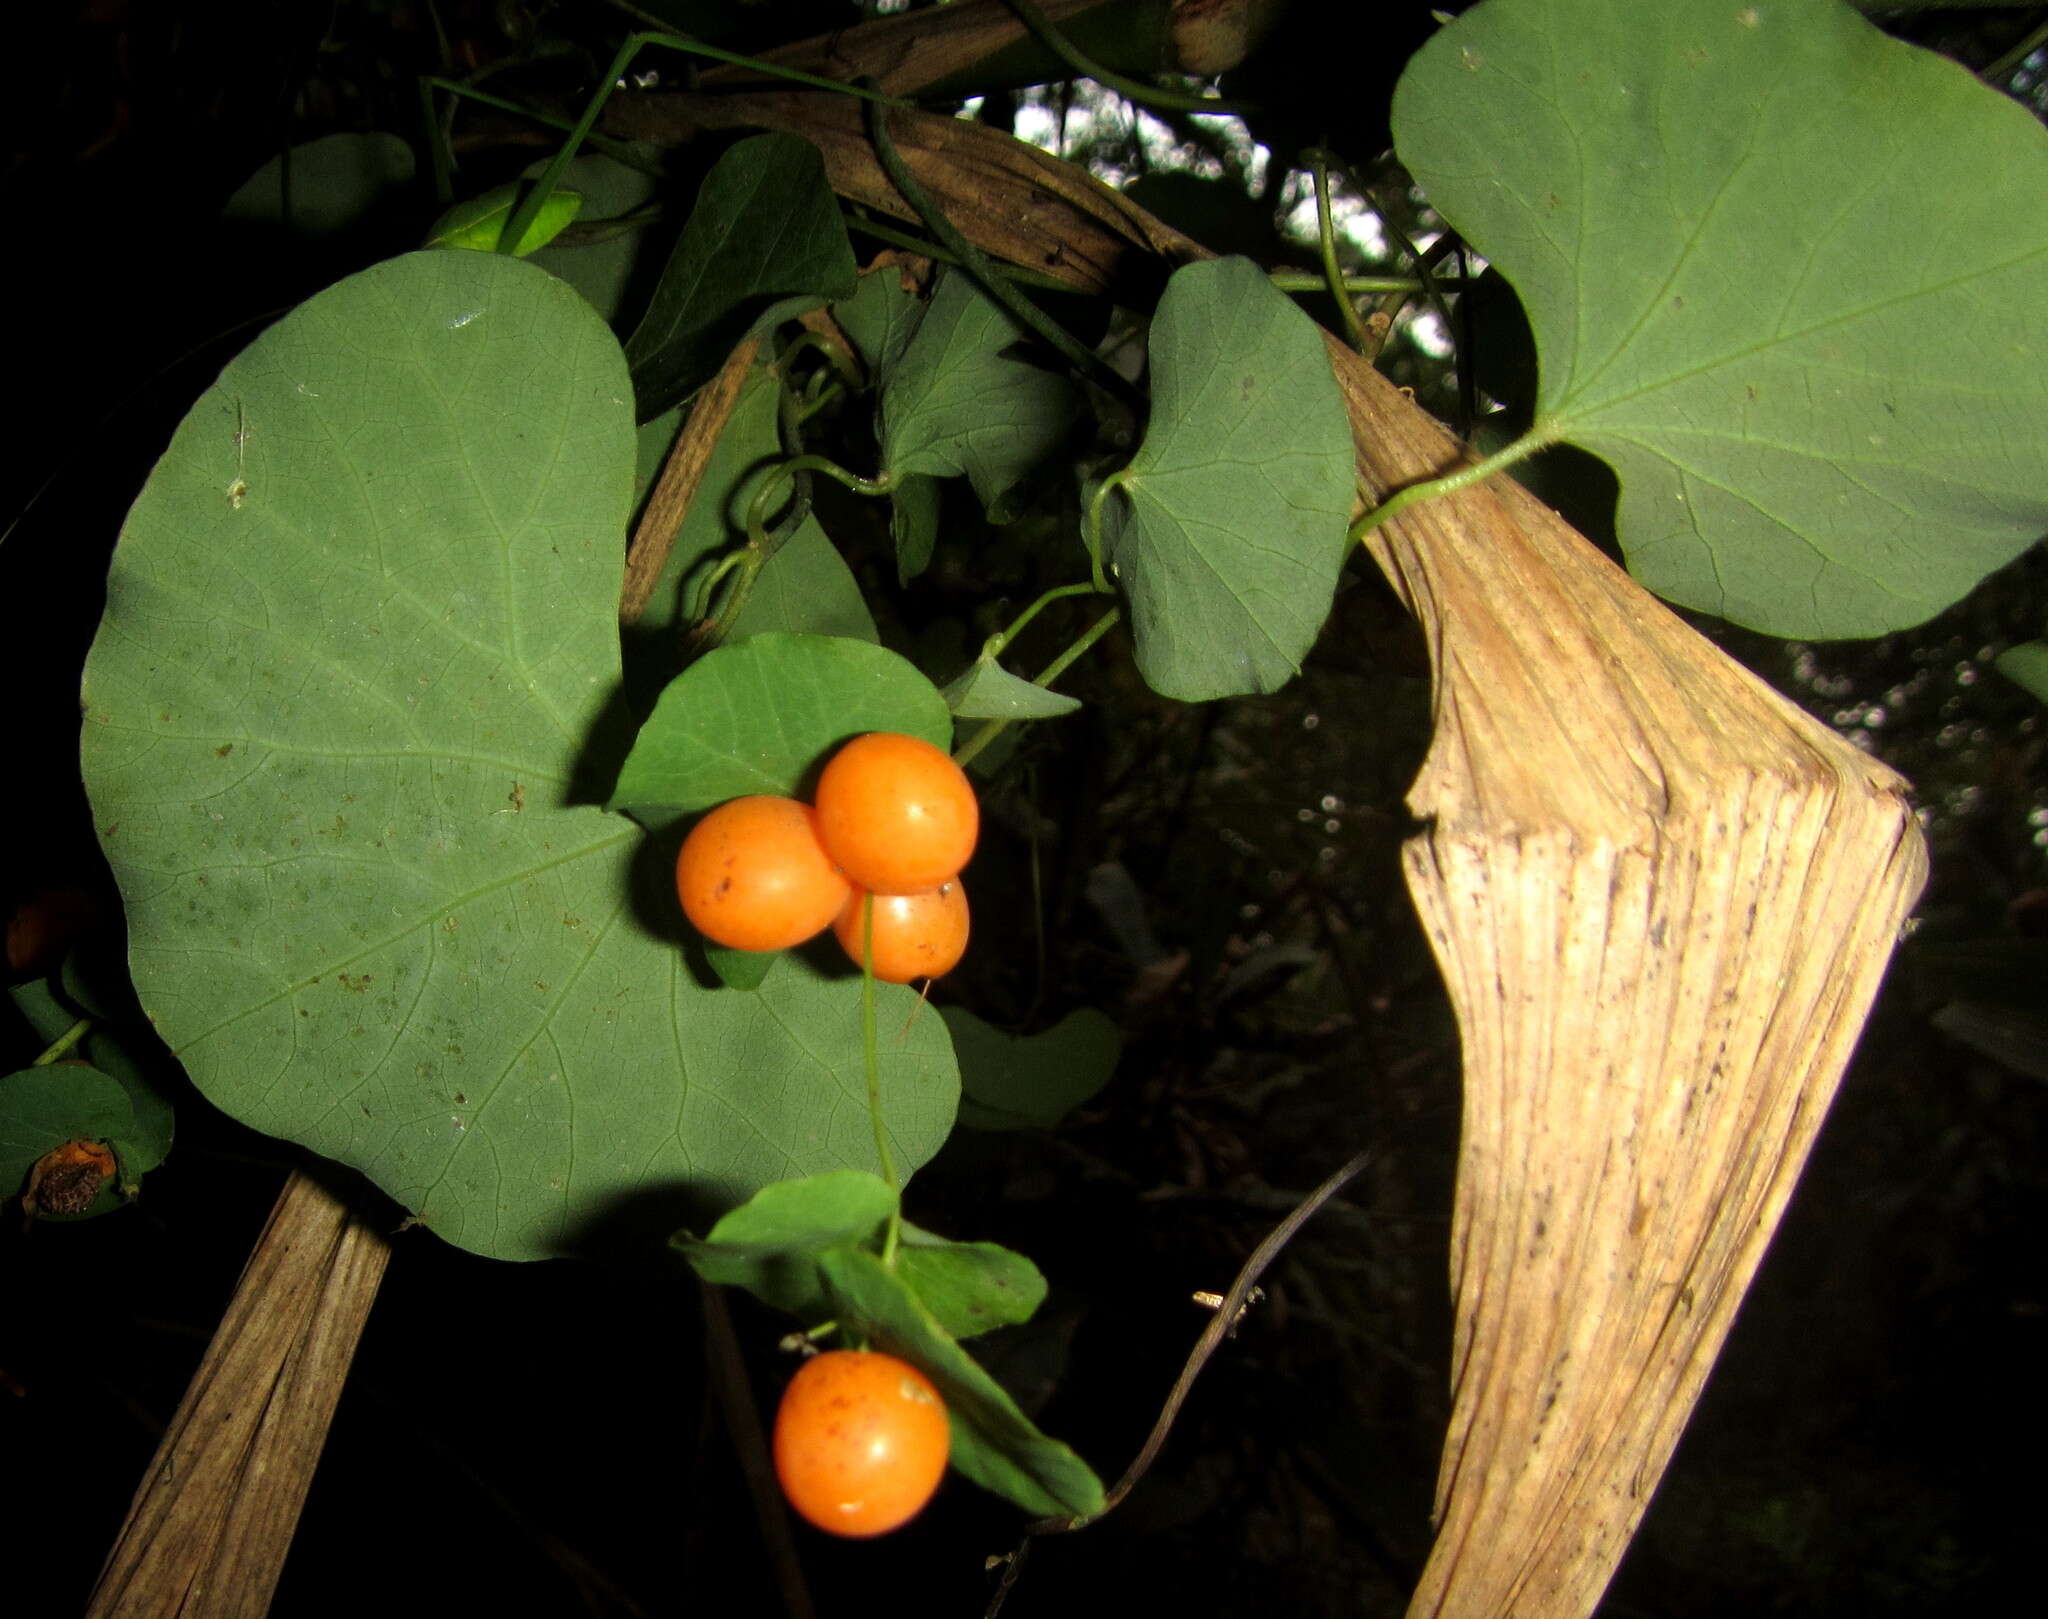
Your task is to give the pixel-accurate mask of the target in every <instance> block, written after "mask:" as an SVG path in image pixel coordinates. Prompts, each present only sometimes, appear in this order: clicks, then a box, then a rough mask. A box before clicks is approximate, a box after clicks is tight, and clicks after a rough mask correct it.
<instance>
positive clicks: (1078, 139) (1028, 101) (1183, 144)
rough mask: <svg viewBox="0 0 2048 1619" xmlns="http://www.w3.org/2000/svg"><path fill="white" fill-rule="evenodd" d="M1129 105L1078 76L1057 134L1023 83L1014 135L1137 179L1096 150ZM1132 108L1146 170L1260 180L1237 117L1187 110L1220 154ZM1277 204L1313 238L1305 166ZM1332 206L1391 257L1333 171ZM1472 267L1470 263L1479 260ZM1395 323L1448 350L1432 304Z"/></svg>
mask: <svg viewBox="0 0 2048 1619" xmlns="http://www.w3.org/2000/svg"><path fill="white" fill-rule="evenodd" d="M980 110H981V98H980V97H979V96H977V97H975V98H974V99H973V100H971V101H969V102H968V103H967V104H966V105H965V106H964V107H962V108H961V110H960V116H961V117H963V118H973V117H975V116H977V115H978V114H979V112H980ZM1133 112H1134V109H1133V108H1132V106H1131V104H1130V103H1129V102H1128V101H1126V100H1124V98H1123V97H1121V96H1119V95H1116V94H1114V93H1112V92H1110V91H1107V90H1104V89H1102V88H1101V87H1100V86H1098V85H1095V84H1091V83H1090V82H1088V81H1087V80H1085V79H1083V80H1077V81H1076V82H1075V84H1074V87H1073V93H1072V95H1071V96H1070V98H1069V99H1068V102H1067V109H1066V129H1065V139H1064V140H1062V138H1061V128H1060V104H1059V96H1058V92H1057V91H1056V90H1054V89H1052V88H1050V87H1046V88H1040V89H1033V90H1026V91H1025V92H1024V93H1023V94H1022V95H1021V96H1020V97H1019V98H1018V105H1017V117H1016V132H1017V138H1018V139H1019V140H1021V141H1024V142H1027V143H1028V144H1030V145H1032V146H1036V147H1038V148H1039V149H1040V150H1041V151H1046V152H1051V153H1052V154H1053V155H1054V156H1055V157H1069V156H1072V155H1074V154H1076V153H1078V154H1080V155H1081V157H1082V159H1083V161H1085V163H1086V166H1087V168H1088V171H1089V173H1091V174H1093V175H1094V176H1095V177H1096V178H1097V179H1098V180H1101V181H1103V182H1104V183H1105V184H1107V185H1113V186H1116V187H1119V188H1121V187H1123V186H1127V185H1129V184H1130V183H1131V182H1132V181H1133V180H1135V179H1136V178H1137V177H1138V176H1137V174H1136V173H1134V172H1132V171H1131V170H1129V169H1126V168H1125V167H1124V166H1123V165H1122V164H1120V163H1115V162H1111V161H1109V160H1108V159H1107V158H1106V157H1104V156H1102V155H1101V154H1102V153H1103V151H1104V150H1105V149H1108V150H1110V151H1119V150H1121V151H1128V150H1129V146H1130V140H1131V130H1132V124H1131V120H1132V117H1133ZM1135 116H1136V119H1137V141H1138V146H1139V149H1140V150H1141V151H1142V152H1143V153H1144V158H1145V167H1146V169H1147V170H1148V171H1150V172H1155V173H1177V172H1180V173H1188V174H1194V175H1198V176H1200V177H1201V178H1203V179H1208V180H1230V181H1232V182H1233V183H1235V184H1239V185H1244V186H1247V187H1248V188H1250V189H1252V190H1259V189H1262V188H1263V187H1264V186H1265V184H1266V176H1267V171H1268V169H1269V167H1270V165H1271V164H1272V161H1273V154H1272V153H1271V152H1270V151H1269V150H1268V149H1267V148H1266V147H1264V146H1262V145H1260V144H1259V143H1258V142H1257V141H1255V140H1253V139H1252V134H1251V131H1250V130H1249V129H1247V128H1246V127H1245V124H1244V120H1243V119H1241V118H1237V117H1234V116H1228V115H1225V114H1220V113H1191V114H1189V117H1190V119H1191V120H1192V121H1193V122H1195V123H1197V124H1200V125H1201V126H1202V127H1203V128H1204V129H1205V130H1207V131H1209V132H1210V137H1211V140H1212V141H1213V142H1214V144H1215V146H1216V147H1217V148H1219V149H1220V151H1221V154H1222V155H1221V156H1219V155H1218V153H1217V151H1212V150H1209V149H1208V148H1206V147H1203V146H1198V145H1196V144H1195V143H1193V142H1192V141H1184V140H1182V139H1180V137H1179V136H1177V135H1176V134H1175V133H1174V132H1173V130H1172V128H1171V127H1169V126H1168V125H1167V124H1166V123H1165V122H1164V121H1162V120H1161V119H1158V118H1155V117H1154V116H1153V115H1152V114H1150V113H1148V112H1145V111H1144V110H1142V109H1136V110H1135ZM1279 206H1280V217H1281V220H1282V223H1283V225H1284V227H1285V229H1286V230H1287V232H1288V233H1289V234H1290V235H1292V236H1294V237H1295V238H1296V239H1297V240H1298V241H1300V242H1301V243H1302V244H1303V245H1304V246H1313V245H1314V243H1315V241H1316V237H1317V230H1316V193H1315V185H1314V183H1313V182H1312V181H1311V180H1310V178H1309V176H1308V174H1307V173H1306V171H1303V170H1299V169H1297V170H1295V171H1293V172H1292V173H1290V174H1288V175H1287V176H1286V178H1285V179H1284V180H1283V181H1282V182H1281V186H1280V199H1279ZM1330 210H1331V213H1332V215H1333V216H1334V218H1335V220H1336V226H1337V235H1338V237H1339V239H1340V240H1341V241H1344V242H1348V243H1349V244H1350V246H1351V247H1352V248H1353V249H1354V250H1355V251H1356V252H1357V254H1358V256H1359V258H1360V259H1361V260H1362V261H1363V263H1364V264H1365V265H1366V266H1369V267H1380V266H1386V265H1390V264H1391V263H1392V261H1393V259H1394V255H1395V249H1394V245H1393V243H1392V242H1391V241H1390V240H1389V239H1388V237H1387V233H1386V229H1385V227H1384V226H1383V225H1382V224H1381V222H1380V217H1379V214H1378V213H1377V212H1376V211H1375V210H1374V209H1373V208H1371V207H1370V206H1369V205H1368V204H1367V203H1366V202H1365V200H1364V199H1363V198H1361V197H1358V196H1356V195H1354V194H1352V193H1351V192H1349V191H1347V190H1346V189H1345V188H1344V187H1343V186H1342V185H1341V184H1338V183H1336V182H1335V181H1334V179H1333V183H1332V186H1331V197H1330ZM1435 240H1436V237H1435V234H1434V233H1430V234H1425V235H1424V236H1423V237H1422V238H1421V240H1420V241H1419V242H1418V243H1417V245H1418V246H1419V247H1422V248H1423V249H1425V250H1426V249H1427V248H1428V247H1429V246H1430V244H1431V243H1433V242H1434V241H1435ZM1474 268H1475V270H1476V269H1477V266H1476V265H1475V266H1474ZM1401 325H1402V326H1403V327H1405V328H1406V329H1407V335H1408V337H1409V339H1410V341H1412V342H1413V343H1414V344H1415V346H1416V347H1417V348H1419V349H1421V350H1422V351H1423V352H1424V353H1425V354H1428V355H1431V356H1432V357H1434V358H1436V359H1439V360H1441V359H1447V358H1448V357H1449V356H1450V353H1451V348H1452V345H1451V339H1450V333H1449V332H1447V331H1446V330H1445V329H1444V323H1443V321H1442V320H1441V319H1439V318H1438V316H1437V313H1436V311H1435V310H1433V309H1430V308H1427V307H1417V306H1414V305H1411V306H1410V307H1409V308H1408V309H1407V310H1404V311H1403V313H1402V317H1401Z"/></svg>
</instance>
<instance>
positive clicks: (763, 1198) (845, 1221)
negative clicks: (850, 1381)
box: [674, 1169, 896, 1326]
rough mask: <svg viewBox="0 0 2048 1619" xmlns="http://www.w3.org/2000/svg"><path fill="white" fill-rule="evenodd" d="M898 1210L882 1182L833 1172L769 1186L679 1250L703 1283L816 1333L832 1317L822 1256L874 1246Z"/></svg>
mask: <svg viewBox="0 0 2048 1619" xmlns="http://www.w3.org/2000/svg"><path fill="white" fill-rule="evenodd" d="M895 1208H896V1195H895V1193H893V1192H891V1191H890V1190H889V1188H888V1186H887V1185H886V1184H885V1183H884V1182H883V1180H882V1179H881V1177H880V1176H878V1175H870V1174H867V1173H866V1172H864V1171H860V1170H851V1169H841V1170H831V1171H828V1172H827V1173H825V1174H823V1175H812V1176H810V1177H808V1178H807V1179H804V1180H795V1181H782V1182H779V1183H777V1184H776V1185H773V1186H765V1187H763V1188H762V1189H761V1190H760V1191H758V1192H756V1193H755V1194H754V1195H753V1197H751V1198H749V1199H748V1200H747V1201H746V1202H745V1203H742V1204H741V1205H740V1206H739V1207H738V1208H736V1209H734V1210H733V1211H732V1213H730V1214H728V1215H726V1216H725V1218H724V1219H722V1220H720V1221H719V1222H718V1224H716V1225H715V1226H713V1227H712V1228H711V1233H710V1235H709V1236H707V1237H704V1238H702V1239H701V1240H700V1239H698V1238H695V1237H691V1236H689V1235H687V1234H685V1235H682V1236H678V1237H676V1238H675V1239H674V1245H675V1247H676V1249H677V1250H678V1251H679V1252H680V1253H681V1254H682V1255H683V1257H684V1258H686V1259H688V1260H689V1262H690V1264H691V1265H692V1266H693V1267H694V1268H695V1270H696V1272H697V1274H698V1275H699V1276H701V1277H703V1278H704V1280H705V1281H707V1282H715V1283H717V1284H719V1285H721V1286H726V1287H742V1288H745V1289H746V1290H747V1291H748V1292H749V1293H751V1294H753V1295H754V1297H756V1298H757V1299H760V1300H761V1301H762V1302H763V1303H765V1304H768V1305H771V1306H773V1307H774V1308H775V1309H778V1310H783V1311H786V1312H787V1313H788V1314H790V1315H793V1316H795V1317H796V1318H797V1319H798V1320H799V1321H802V1322H803V1323H805V1324H806V1325H807V1326H815V1325H817V1324H818V1323H819V1322H822V1321H825V1320H827V1319H829V1318H830V1316H831V1314H832V1305H831V1300H830V1298H829V1296H828V1293H827V1289H826V1285H825V1281H824V1279H823V1277H822V1275H821V1273H820V1270H819V1265H820V1263H821V1259H822V1256H823V1255H824V1254H825V1253H826V1252H827V1251H828V1250H832V1249H840V1248H854V1247H859V1246H860V1245H862V1244H864V1243H866V1242H868V1241H870V1240H871V1239H872V1238H874V1237H875V1236H876V1235H877V1234H878V1233H879V1232H880V1230H881V1228H882V1225H883V1222H885V1221H886V1220H887V1219H888V1218H889V1216H890V1214H891V1213H892V1212H893V1211H894V1210H895Z"/></svg>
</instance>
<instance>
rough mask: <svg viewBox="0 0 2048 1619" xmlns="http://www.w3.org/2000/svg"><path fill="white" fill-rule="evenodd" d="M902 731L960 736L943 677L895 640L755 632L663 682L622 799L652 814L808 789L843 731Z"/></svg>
mask: <svg viewBox="0 0 2048 1619" xmlns="http://www.w3.org/2000/svg"><path fill="white" fill-rule="evenodd" d="M864 731H902V732H904V733H906V734H908V735H910V736H919V737H923V738H924V739H925V741H927V742H929V743H931V744H932V745H933V746H934V747H940V748H944V747H950V746H951V745H952V740H953V718H952V716H951V715H950V714H948V713H947V712H946V700H945V699H944V698H943V697H941V696H940V695H939V692H938V688H937V687H935V686H934V685H933V684H932V683H931V682H930V681H929V680H927V679H925V677H924V676H923V675H921V674H919V673H918V672H917V669H916V667H915V666H914V665H912V664H911V663H909V662H908V661H907V660H905V659H904V658H902V657H899V656H898V655H897V654H896V653H894V652H891V651H889V650H887V649H886V648H884V647H878V646H874V645H872V644H870V643H869V642H866V641H858V640H849V639H847V638H846V637H844V636H832V635H784V634H766V635H750V636H748V637H747V639H746V640H744V641H735V642H734V643H733V644H732V645H730V646H722V647H719V648H718V649H717V650H716V651H714V652H711V653H708V654H707V655H706V656H704V657H702V658H699V659H698V660H697V661H696V662H695V663H693V664H691V665H690V667H689V668H688V669H686V670H684V671H683V672H682V673H681V674H680V675H678V676H677V677H676V678H675V679H674V680H672V681H670V682H669V684H668V687H667V689H665V690H664V691H663V692H662V694H661V699H660V701H658V702H657V703H656V704H655V705H654V712H653V713H652V714H650V715H649V716H648V717H647V723H646V724H645V725H643V726H641V727H640V735H639V738H638V739H637V740H636V741H635V742H634V744H633V751H632V752H631V753H630V754H629V755H628V756H627V758H626V763H625V765H624V767H623V768H622V769H621V770H620V771H619V782H618V786H617V788H616V789H615V790H614V792H613V794H612V803H613V805H614V806H615V807H618V808H621V809H630V810H631V811H632V812H633V813H634V814H635V815H636V816H639V817H640V818H641V819H642V820H644V821H647V822H648V823H649V824H650V825H659V824H665V823H666V822H668V821H670V820H673V819H674V818H675V817H676V816H679V815H694V814H696V813H698V812H699V811H701V810H707V809H710V808H711V807H712V805H714V804H722V803H724V802H725V801H726V800H727V799H728V798H738V797H740V796H741V795H742V794H746V793H780V794H785V795H789V794H796V793H800V792H802V791H803V790H804V787H805V784H806V777H807V775H808V774H809V773H810V772H812V771H814V770H816V769H818V768H819V767H821V766H822V765H823V764H824V762H825V759H826V757H827V756H828V755H829V754H830V752H831V751H832V749H833V748H835V747H836V746H837V745H838V744H839V743H841V742H845V741H847V740H848V739H850V738H852V737H855V736H859V735H860V734H861V733H862V732H864Z"/></svg>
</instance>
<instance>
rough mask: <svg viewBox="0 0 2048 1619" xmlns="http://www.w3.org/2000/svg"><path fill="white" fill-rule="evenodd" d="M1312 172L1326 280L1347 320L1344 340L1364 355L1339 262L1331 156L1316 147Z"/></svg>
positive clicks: (1311, 160) (1359, 328)
mask: <svg viewBox="0 0 2048 1619" xmlns="http://www.w3.org/2000/svg"><path fill="white" fill-rule="evenodd" d="M1307 156H1308V160H1309V173H1310V174H1311V175H1312V176H1313V177H1314V180H1315V186H1316V236H1317V238H1318V241H1319V243H1320V245H1321V248H1322V254H1323V279H1324V281H1325V283H1326V284H1327V285H1328V287H1329V289H1330V296H1331V297H1332V298H1334V299H1336V300H1337V312H1338V314H1340V315H1341V316H1342V317H1343V319H1344V340H1345V341H1346V342H1347V343H1349V344H1350V345H1351V347H1352V348H1353V349H1354V350H1355V351H1356V352H1358V353H1360V354H1363V353H1364V352H1365V328H1364V326H1362V325H1361V324H1360V323H1359V319H1358V309H1357V306H1356V305H1354V304H1353V303H1352V302H1351V293H1350V291H1349V289H1348V288H1346V287H1345V285H1344V272H1343V270H1342V269H1341V268H1340V267H1339V265H1338V263H1337V222H1336V220H1335V219H1334V218H1333V217H1332V216H1331V213H1330V154H1329V153H1328V152H1325V151H1323V150H1322V149H1320V148H1317V149H1315V150H1313V151H1311V152H1309V153H1308V154H1307Z"/></svg>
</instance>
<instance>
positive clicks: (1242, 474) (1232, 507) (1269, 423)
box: [1104, 259, 1356, 702]
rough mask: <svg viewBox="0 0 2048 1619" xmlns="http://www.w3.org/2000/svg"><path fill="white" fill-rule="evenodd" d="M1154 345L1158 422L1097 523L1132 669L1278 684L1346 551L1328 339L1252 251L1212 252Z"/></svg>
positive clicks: (1223, 685)
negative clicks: (1218, 255) (1126, 627)
mask: <svg viewBox="0 0 2048 1619" xmlns="http://www.w3.org/2000/svg"><path fill="white" fill-rule="evenodd" d="M1149 346H1150V350H1151V355H1152V421H1151V426H1150V427H1149V428H1148V429H1147V430H1146V433H1145V442H1144V443H1143V444H1141V445H1140V446H1139V447H1138V453H1137V455H1136V456H1134V457H1133V458H1132V460H1131V463H1130V465H1129V466H1128V467H1126V468H1125V469H1124V470H1123V471H1122V472H1120V473H1117V474H1115V475H1114V476H1113V478H1112V479H1111V481H1112V482H1113V483H1115V484H1116V485H1117V486H1118V487H1119V488H1120V489H1121V491H1122V493H1123V495H1124V497H1125V499H1124V501H1122V502H1119V501H1117V500H1116V499H1115V498H1114V497H1112V498H1111V499H1110V500H1109V502H1108V506H1107V524H1106V530H1107V532H1106V533H1105V534H1104V542H1105V552H1106V555H1107V557H1108V560H1109V563H1110V567H1111V569H1112V571H1113V572H1114V573H1115V574H1116V576H1117V579H1118V582H1119V583H1120V584H1121V585H1122V586H1123V588H1124V590H1125V591H1126V592H1127V593H1128V595H1129V597H1130V602H1131V630H1132V633H1133V635H1134V636H1135V638H1136V641H1137V653H1138V668H1139V669H1140V671H1141V672H1142V673H1143V674H1144V676H1145V679H1146V680H1147V681H1148V682H1149V683H1150V684H1151V686H1152V689H1153V690H1154V691H1157V692H1159V693H1161V694H1162V695H1164V696H1167V697H1178V698H1180V699H1181V700H1182V701H1184V702H1200V701H1202V700H1204V699H1207V698H1211V697H1234V696H1239V695H1242V694H1245V693H1250V692H1267V691H1274V690H1277V689H1278V688H1279V687H1280V686H1281V685H1283V684H1285V683H1286V682H1287V681H1288V680H1290V679H1292V678H1293V676H1294V674H1295V673H1296V672H1297V671H1298V670H1299V669H1300V667H1301V660H1302V658H1303V657H1304V656H1306V655H1307V653H1308V649H1309V648H1310V647H1311V646H1312V645H1314V643H1315V639H1316V636H1317V634H1318V633H1319V632H1320V631H1321V629H1322V627H1323V621H1324V619H1326V618H1327V617H1329V613H1330V599H1331V597H1332V596H1333V595H1334V594H1335V592H1336V588H1337V575H1338V573H1339V572H1340V571H1341V570H1342V568H1343V566H1344V558H1345V556H1346V554H1347V551H1348V542H1347V538H1346V527H1347V523H1348V521H1349V517H1350V512H1351V503H1352V492H1353V488H1354V484H1355V479H1356V474H1355V472H1354V470H1353V466H1352V448H1351V423H1350V418H1349V416H1348V415H1347V414H1346V413H1345V409H1344V402H1343V400H1342V398H1341V397H1340V396H1339V395H1338V392H1337V380H1336V378H1335V377H1334V376H1333V375H1332V374H1331V371H1330V360H1329V355H1328V354H1327V353H1326V352H1325V350H1324V347H1323V339H1322V336H1321V335H1320V333H1319V332H1318V331H1317V329H1316V326H1315V324H1314V322H1312V321H1311V320H1309V318H1308V317H1307V316H1306V315H1304V314H1303V313H1302V312H1301V311H1300V310H1299V309H1297V308H1296V307H1295V306H1294V304H1293V303H1292V302H1291V301H1290V300H1289V299H1288V298H1287V296H1286V295H1285V294H1284V293H1281V292H1277V291H1275V290H1274V288H1273V284H1272V283H1271V282H1270V281H1268V280H1267V279H1266V276H1265V273H1264V272H1263V271H1262V270H1260V269H1259V267H1258V266H1257V265H1255V264H1253V263H1252V262H1251V261H1250V260H1249V259H1213V260H1210V261H1208V262H1206V263H1202V264H1190V265H1188V266H1186V267H1185V268H1183V269H1181V270H1178V271H1176V272H1175V273H1174V276H1173V279H1172V280H1171V281H1169V282H1168V283H1167V285H1166V295H1165V297H1163V298H1162V299H1160V301H1159V312H1158V313H1157V314H1156V315H1155V316H1154V317H1153V320H1152V334H1151V338H1150V344H1149Z"/></svg>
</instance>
